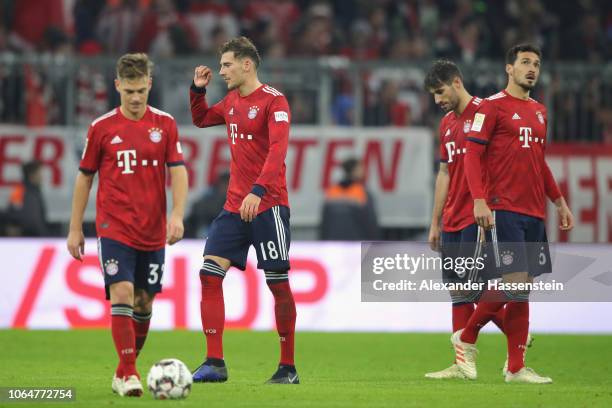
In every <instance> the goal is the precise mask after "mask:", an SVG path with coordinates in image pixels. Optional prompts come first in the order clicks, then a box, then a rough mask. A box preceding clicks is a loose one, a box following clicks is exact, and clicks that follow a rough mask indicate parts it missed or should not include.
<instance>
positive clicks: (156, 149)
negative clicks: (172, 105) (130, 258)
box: [79, 106, 183, 251]
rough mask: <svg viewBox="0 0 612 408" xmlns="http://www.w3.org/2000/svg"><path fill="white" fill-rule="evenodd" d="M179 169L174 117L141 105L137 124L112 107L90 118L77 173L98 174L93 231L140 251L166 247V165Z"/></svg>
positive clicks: (180, 162)
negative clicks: (141, 110)
mask: <svg viewBox="0 0 612 408" xmlns="http://www.w3.org/2000/svg"><path fill="white" fill-rule="evenodd" d="M177 165H183V154H182V151H181V145H180V143H179V140H178V130H177V127H176V122H175V121H174V118H173V117H172V116H170V115H169V114H168V113H166V112H163V111H160V110H158V109H155V108H153V107H151V106H147V110H146V112H145V115H144V116H143V117H142V119H140V120H131V119H128V118H126V117H125V116H123V114H122V113H121V110H120V109H119V108H115V109H113V110H112V111H110V112H108V113H107V114H105V115H102V116H100V117H99V118H98V119H96V120H94V121H93V122H92V124H91V126H90V127H89V132H88V134H87V141H86V143H85V149H84V151H83V157H82V159H81V164H80V166H79V169H80V170H81V171H83V172H84V173H89V174H92V173H95V172H98V175H99V182H98V197H97V202H96V231H97V233H98V236H99V237H104V238H110V239H114V240H116V241H119V242H122V243H124V244H126V245H129V246H131V247H133V248H136V249H139V250H143V251H155V250H158V249H161V248H163V247H164V246H165V243H166V166H177Z"/></svg>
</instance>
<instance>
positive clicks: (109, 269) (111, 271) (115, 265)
mask: <svg viewBox="0 0 612 408" xmlns="http://www.w3.org/2000/svg"><path fill="white" fill-rule="evenodd" d="M104 271H105V272H106V274H107V275H108V276H114V275H116V274H117V272H119V262H118V261H117V260H116V259H108V260H107V261H106V262H104Z"/></svg>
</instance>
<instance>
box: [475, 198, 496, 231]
mask: <svg viewBox="0 0 612 408" xmlns="http://www.w3.org/2000/svg"><path fill="white" fill-rule="evenodd" d="M474 218H475V219H476V224H478V225H479V226H480V227H482V228H484V229H485V230H488V229H491V228H492V227H493V226H494V225H495V222H494V221H493V213H492V212H491V209H490V208H489V206H488V205H487V202H486V200H484V199H477V200H474Z"/></svg>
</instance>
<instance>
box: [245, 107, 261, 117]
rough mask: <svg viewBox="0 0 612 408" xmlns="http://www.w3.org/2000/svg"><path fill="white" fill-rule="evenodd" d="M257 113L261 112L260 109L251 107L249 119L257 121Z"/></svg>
mask: <svg viewBox="0 0 612 408" xmlns="http://www.w3.org/2000/svg"><path fill="white" fill-rule="evenodd" d="M257 112H259V108H258V107H257V106H251V107H250V108H249V114H248V115H247V116H248V117H249V119H255V117H256V116H257Z"/></svg>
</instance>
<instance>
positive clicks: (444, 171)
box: [425, 60, 504, 379]
mask: <svg viewBox="0 0 612 408" xmlns="http://www.w3.org/2000/svg"><path fill="white" fill-rule="evenodd" d="M425 89H426V90H427V91H428V92H430V93H432V94H433V97H434V101H435V103H436V105H438V106H439V107H440V108H442V109H443V110H444V111H445V112H447V113H446V115H445V116H444V117H443V118H442V120H441V121H440V126H439V139H440V152H439V154H440V169H439V171H438V177H437V178H436V187H435V194H434V207H433V211H432V220H431V226H430V229H429V242H430V245H431V248H432V249H433V250H435V251H441V253H442V258H443V259H446V257H457V256H463V255H465V256H467V257H475V256H480V257H483V256H484V254H483V253H482V252H481V251H482V248H481V235H482V232H483V230H482V229H481V228H479V227H478V226H477V225H476V222H475V221H474V215H473V201H472V197H471V195H470V190H469V189H468V186H467V182H466V180H465V175H464V170H463V157H464V156H465V153H466V135H467V133H468V132H469V130H470V127H471V124H472V119H473V117H474V113H475V112H476V110H477V109H478V107H479V106H480V104H481V103H482V99H480V98H478V97H473V96H472V95H470V94H469V93H468V91H467V90H466V89H465V87H464V85H463V75H462V74H461V71H460V70H459V68H458V67H457V65H455V64H454V63H453V62H451V61H447V60H439V61H436V62H435V63H434V64H433V65H432V67H431V68H430V70H429V72H428V73H427V75H426V77H425ZM482 238H484V236H483V237H482ZM483 259H484V258H483ZM482 275H483V274H481V273H480V271H479V270H478V269H477V268H474V269H473V270H471V271H469V273H465V271H464V272H462V273H457V272H456V271H454V270H452V269H444V270H443V279H444V281H445V282H458V283H459V282H467V281H472V282H475V281H483V280H485V281H486V276H482ZM450 295H451V300H452V323H453V333H454V332H456V331H457V330H461V329H463V328H464V327H465V325H466V324H467V321H468V319H469V318H470V316H471V315H472V312H473V311H474V302H476V301H477V300H478V297H479V295H480V292H474V293H471V292H467V291H451V294H450ZM503 312H504V311H503V309H500V311H499V312H498V315H496V316H494V318H493V321H494V322H495V324H497V325H498V326H499V327H500V329H501V328H502V322H503V317H502V314H503ZM502 331H503V330H502ZM425 377H426V378H432V379H446V378H462V379H463V378H466V377H465V375H464V374H463V373H462V372H461V371H460V370H459V368H458V367H457V364H453V365H451V366H450V367H448V368H446V369H444V370H442V371H437V372H432V373H427V374H425Z"/></svg>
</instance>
